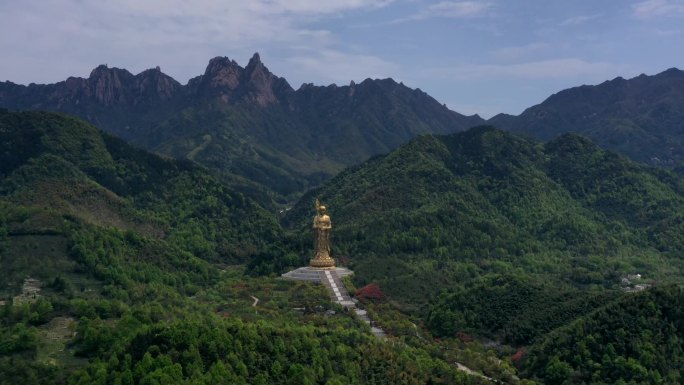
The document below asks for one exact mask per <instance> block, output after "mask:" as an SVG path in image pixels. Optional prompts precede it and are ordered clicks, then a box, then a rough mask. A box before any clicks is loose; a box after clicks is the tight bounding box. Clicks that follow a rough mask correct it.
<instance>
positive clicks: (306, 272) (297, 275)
mask: <svg viewBox="0 0 684 385" xmlns="http://www.w3.org/2000/svg"><path fill="white" fill-rule="evenodd" d="M326 271H329V272H331V273H334V274H335V275H336V276H338V277H339V278H342V277H346V276H348V275H352V274H354V272H353V271H351V270H349V269H347V268H344V267H334V266H333V267H331V268H318V267H312V266H306V267H300V268H299V269H294V270H291V271H288V272H287V273H285V274H282V275H281V277H283V278H285V279H294V280H297V281H310V282H316V283H321V282H323V281H324V280H325V279H326V274H325V272H326Z"/></svg>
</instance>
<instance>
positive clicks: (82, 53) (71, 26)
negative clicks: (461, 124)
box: [0, 0, 684, 117]
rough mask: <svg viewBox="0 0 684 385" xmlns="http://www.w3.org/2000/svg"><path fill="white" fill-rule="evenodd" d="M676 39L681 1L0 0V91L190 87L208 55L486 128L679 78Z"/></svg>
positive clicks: (682, 60) (681, 30) (681, 26)
mask: <svg viewBox="0 0 684 385" xmlns="http://www.w3.org/2000/svg"><path fill="white" fill-rule="evenodd" d="M683 40H684V0H572V1H570V0H489V1H427V0H426V1H421V0H338V1H325V0H242V1H225V0H103V1H99V0H92V1H86V0H0V53H1V54H0V81H3V80H11V81H14V82H17V83H22V84H28V83H30V82H35V83H53V82H57V81H60V80H64V79H66V78H67V77H68V76H81V77H87V76H88V74H89V73H90V71H91V70H92V69H93V68H94V67H95V66H97V65H98V64H108V65H109V66H110V67H119V68H126V69H128V70H129V71H131V72H133V73H138V72H140V71H142V70H144V69H147V68H151V67H155V66H157V65H158V66H160V67H161V69H162V71H163V72H165V73H166V74H168V75H170V76H172V77H174V78H175V79H177V80H178V81H180V82H181V83H186V82H187V80H188V79H189V78H191V77H193V76H196V75H199V74H201V73H203V72H204V69H205V67H206V64H207V62H208V61H209V59H210V58H212V57H214V56H228V57H230V58H231V59H235V60H236V61H237V62H238V63H240V64H241V65H243V66H244V65H246V64H247V61H248V60H249V58H250V57H251V56H252V54H253V53H254V52H259V53H260V54H261V58H262V61H263V62H264V63H265V64H266V66H267V67H268V68H269V69H270V70H271V71H272V72H274V73H275V74H276V75H279V76H282V77H285V78H286V79H287V80H288V81H289V82H290V84H291V85H292V86H293V87H294V88H298V87H299V86H300V85H301V84H302V83H314V84H319V85H327V84H330V83H337V84H339V85H342V84H348V83H349V81H350V80H354V81H357V82H359V81H362V80H363V79H365V78H367V77H371V78H385V77H392V78H394V79H395V80H397V81H403V82H404V84H406V85H408V86H410V87H414V88H421V89H422V90H424V91H426V92H427V93H429V94H430V95H432V96H433V97H435V98H436V99H437V100H439V101H440V102H442V103H446V104H447V105H448V106H449V107H450V108H451V109H453V110H455V111H458V112H461V113H467V114H472V113H479V114H480V115H482V116H484V117H490V116H492V115H493V114H495V113H497V112H506V113H512V114H518V113H520V112H522V110H523V109H524V108H526V107H529V106H532V105H534V104H537V103H540V102H541V101H543V100H544V99H545V98H546V97H548V96H549V95H551V94H552V93H554V92H557V91H560V90H562V89H564V88H568V87H572V86H577V85H581V84H597V83H600V82H602V81H604V80H608V79H612V78H614V77H617V76H623V77H626V78H629V77H633V76H637V75H639V74H641V73H646V74H648V75H652V74H656V73H658V72H661V71H663V70H665V69H667V68H670V67H678V68H680V69H682V68H684V48H682V47H684V43H682V41H683Z"/></svg>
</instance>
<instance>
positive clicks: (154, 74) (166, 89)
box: [135, 67, 182, 100]
mask: <svg viewBox="0 0 684 385" xmlns="http://www.w3.org/2000/svg"><path fill="white" fill-rule="evenodd" d="M135 79H136V82H135V92H136V94H137V95H136V96H138V97H143V98H153V99H162V100H167V99H171V98H173V97H174V96H175V95H176V94H177V93H178V91H180V89H181V88H182V86H181V85H180V83H178V82H177V81H176V80H174V79H173V78H172V77H170V76H168V75H166V74H165V73H163V72H161V68H159V67H155V68H151V69H148V70H145V71H143V72H141V73H139V74H138V75H136V76H135Z"/></svg>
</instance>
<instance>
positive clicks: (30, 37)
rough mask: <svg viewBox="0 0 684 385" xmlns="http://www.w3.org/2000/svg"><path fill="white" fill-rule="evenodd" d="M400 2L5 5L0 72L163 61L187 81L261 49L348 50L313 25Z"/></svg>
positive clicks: (35, 1)
mask: <svg viewBox="0 0 684 385" xmlns="http://www.w3.org/2000/svg"><path fill="white" fill-rule="evenodd" d="M392 1H394V0H250V1H226V0H195V1H187V0H112V1H92V2H88V1H83V0H22V1H20V2H19V1H16V2H15V1H0V50H2V51H3V52H11V53H12V55H7V56H6V57H3V60H0V75H1V76H5V77H6V78H7V79H10V80H13V81H18V82H23V83H27V82H29V81H35V82H54V81H58V80H63V79H65V78H66V77H67V76H70V75H79V76H87V74H88V73H89V71H90V69H92V68H93V67H94V66H95V65H97V64H100V63H107V64H110V65H113V66H118V67H124V68H127V69H129V70H131V71H132V72H137V71H141V70H143V69H145V68H150V67H154V66H156V65H158V64H160V65H162V67H163V70H164V71H165V72H167V73H168V74H169V75H171V76H174V77H176V78H177V79H178V80H180V81H185V80H187V79H188V78H189V77H190V76H194V75H197V74H200V73H201V72H202V70H203V69H204V66H205V65H206V62H207V60H208V59H209V58H210V57H212V56H216V55H230V56H231V57H235V58H237V59H242V60H243V62H244V61H246V59H247V58H249V57H250V56H251V54H252V53H253V52H254V51H261V53H262V56H263V57H264V59H267V58H268V54H267V52H264V51H268V50H273V51H277V50H282V48H281V47H295V46H306V47H309V48H311V49H322V50H324V49H330V48H333V47H334V48H336V49H338V50H344V48H343V47H340V46H339V43H338V42H337V40H336V38H335V36H333V34H332V33H331V32H330V31H328V30H327V29H325V28H324V27H316V28H312V27H310V25H312V21H315V20H318V19H321V18H326V17H337V16H339V15H340V14H342V13H344V12H350V11H359V10H361V11H366V10H374V9H378V8H381V7H384V6H387V5H388V4H390V3H391V2H392ZM179 53H181V54H179ZM27 59H28V60H27ZM190 68H194V70H191V69H190ZM1 80H4V79H1Z"/></svg>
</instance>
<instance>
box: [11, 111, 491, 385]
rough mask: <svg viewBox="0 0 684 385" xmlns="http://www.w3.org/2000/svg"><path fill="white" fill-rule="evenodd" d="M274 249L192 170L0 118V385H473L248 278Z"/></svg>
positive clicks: (420, 354) (90, 136)
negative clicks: (251, 267) (255, 261)
mask: <svg viewBox="0 0 684 385" xmlns="http://www.w3.org/2000/svg"><path fill="white" fill-rule="evenodd" d="M281 246H282V231H281V229H280V227H279V225H278V223H277V221H276V220H275V218H274V216H273V215H271V214H270V213H269V212H267V211H265V210H264V209H263V208H261V207H260V206H258V205H257V204H256V203H254V202H253V201H252V200H250V199H249V198H246V197H245V196H243V195H242V194H240V193H237V192H235V191H234V190H233V189H232V188H231V187H230V186H229V185H226V184H224V183H222V182H221V181H220V180H219V179H217V178H216V177H214V176H212V174H210V173H209V172H207V171H206V170H205V169H203V168H201V167H199V166H197V165H195V164H194V163H192V162H189V161H177V160H170V159H164V158H160V157H158V156H156V155H152V154H149V153H146V152H143V151H141V150H136V149H134V148H132V147H131V146H129V145H127V144H126V143H125V142H123V141H122V140H121V139H117V138H114V137H112V136H109V135H107V134H103V133H102V132H100V131H99V130H98V129H96V128H95V127H93V126H91V125H89V124H87V123H84V122H82V121H80V120H78V119H75V118H72V117H67V116H64V115H61V114H55V113H45V112H20V113H15V112H8V111H6V110H2V109H0V271H2V274H1V277H2V279H0V301H1V303H0V384H3V385H4V384H39V385H55V384H59V385H65V384H69V385H91V384H207V385H208V384H242V385H246V384H273V385H276V384H278V385H279V384H329V385H333V384H350V383H358V384H398V383H405V384H425V383H442V384H446V383H448V384H463V385H465V384H478V383H483V381H480V380H478V379H477V378H475V377H472V376H468V375H467V374H465V373H463V372H460V371H458V370H457V368H456V367H455V366H454V365H453V364H452V363H450V362H449V361H448V360H446V359H445V357H444V355H443V354H441V353H438V352H437V353H436V352H435V351H434V349H431V348H428V347H427V346H426V343H423V344H422V345H421V344H412V345H411V346H407V345H405V344H401V343H399V344H387V343H384V342H383V341H380V340H378V339H377V338H375V337H374V336H373V335H372V334H371V333H370V330H369V328H368V326H366V325H365V324H363V323H362V322H361V321H357V320H355V319H354V318H352V317H350V315H349V314H347V313H346V312H342V311H340V310H341V309H340V308H338V307H335V306H333V304H331V302H330V300H329V296H328V294H327V293H326V292H325V290H324V289H323V288H322V287H321V286H315V285H311V284H306V283H301V282H300V283H295V282H289V281H285V280H282V279H275V278H263V277H259V278H251V277H249V276H247V275H245V274H244V272H245V268H244V266H243V264H242V263H243V262H246V261H247V260H250V259H252V257H253V256H254V255H264V254H267V255H272V254H273V253H276V254H279V255H284V254H285V253H284V252H283V251H282V250H281ZM289 257H293V255H292V254H290V255H289ZM293 258H294V259H296V258H297V257H296V256H294V257H293ZM294 263H295V264H296V263H297V262H294ZM255 298H257V299H259V300H260V301H257V302H258V305H257V303H256V302H254V299H255ZM416 362H419V363H420V365H416V364H415V363H416Z"/></svg>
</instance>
